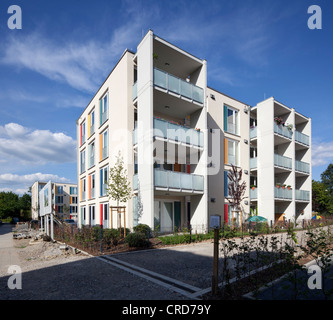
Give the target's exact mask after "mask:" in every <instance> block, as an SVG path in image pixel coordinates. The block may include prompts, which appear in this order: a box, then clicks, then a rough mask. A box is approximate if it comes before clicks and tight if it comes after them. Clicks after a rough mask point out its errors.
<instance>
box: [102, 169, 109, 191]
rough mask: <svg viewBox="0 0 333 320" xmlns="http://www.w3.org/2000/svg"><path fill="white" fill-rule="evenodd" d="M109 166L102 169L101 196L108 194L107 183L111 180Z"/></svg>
mask: <svg viewBox="0 0 333 320" xmlns="http://www.w3.org/2000/svg"><path fill="white" fill-rule="evenodd" d="M108 175H109V168H108V167H104V168H103V169H101V170H100V187H101V189H100V191H101V192H100V195H101V197H103V196H106V195H107V190H106V189H107V184H108V181H109V176H108Z"/></svg>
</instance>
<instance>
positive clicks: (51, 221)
mask: <svg viewBox="0 0 333 320" xmlns="http://www.w3.org/2000/svg"><path fill="white" fill-rule="evenodd" d="M50 224H51V239H52V240H53V239H54V237H53V214H52V213H51V215H50Z"/></svg>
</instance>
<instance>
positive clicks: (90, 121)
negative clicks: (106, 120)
mask: <svg viewBox="0 0 333 320" xmlns="http://www.w3.org/2000/svg"><path fill="white" fill-rule="evenodd" d="M88 125H89V128H88V130H89V137H91V135H92V134H93V133H94V132H95V111H93V112H91V113H90V114H89V116H88Z"/></svg>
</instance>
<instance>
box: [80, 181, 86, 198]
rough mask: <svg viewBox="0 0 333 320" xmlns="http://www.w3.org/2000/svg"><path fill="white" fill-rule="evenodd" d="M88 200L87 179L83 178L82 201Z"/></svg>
mask: <svg viewBox="0 0 333 320" xmlns="http://www.w3.org/2000/svg"><path fill="white" fill-rule="evenodd" d="M84 200H86V179H82V180H81V201H84Z"/></svg>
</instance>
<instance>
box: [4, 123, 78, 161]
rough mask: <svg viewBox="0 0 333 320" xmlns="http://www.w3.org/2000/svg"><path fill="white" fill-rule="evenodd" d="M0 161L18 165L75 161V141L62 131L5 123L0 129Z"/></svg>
mask: <svg viewBox="0 0 333 320" xmlns="http://www.w3.org/2000/svg"><path fill="white" fill-rule="evenodd" d="M0 161H1V162H2V163H5V162H7V163H8V162H10V161H17V162H18V163H19V164H21V165H29V164H30V165H43V164H46V163H66V162H75V161H76V142H75V140H74V139H73V138H72V137H70V136H67V135H66V134H64V133H62V132H55V133H53V132H51V131H49V130H31V129H29V128H25V127H23V126H21V125H19V124H17V123H8V124H6V125H5V126H0Z"/></svg>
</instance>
